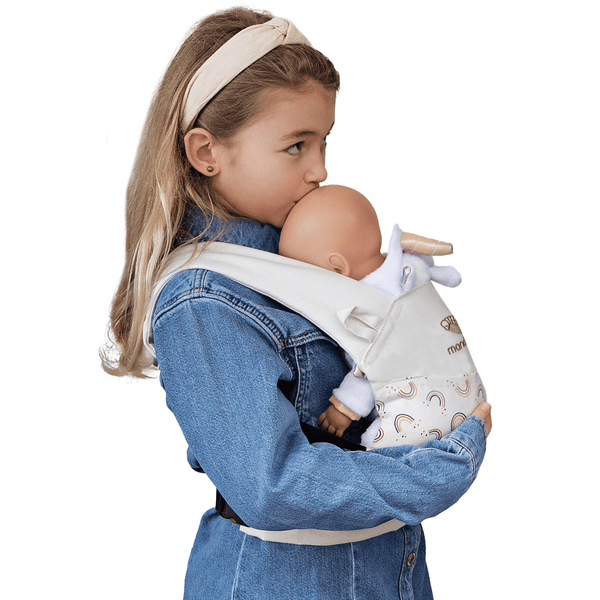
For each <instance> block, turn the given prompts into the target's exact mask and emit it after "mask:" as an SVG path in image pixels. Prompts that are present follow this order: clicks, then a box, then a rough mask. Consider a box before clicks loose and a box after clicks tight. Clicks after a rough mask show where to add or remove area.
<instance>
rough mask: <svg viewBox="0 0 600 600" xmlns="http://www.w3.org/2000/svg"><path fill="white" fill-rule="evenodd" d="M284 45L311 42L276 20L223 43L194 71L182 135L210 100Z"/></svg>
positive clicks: (308, 43)
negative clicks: (250, 67)
mask: <svg viewBox="0 0 600 600" xmlns="http://www.w3.org/2000/svg"><path fill="white" fill-rule="evenodd" d="M283 44H307V45H309V46H310V42H309V41H308V40H307V39H306V38H305V37H304V36H303V35H302V34H301V33H300V32H299V31H298V30H297V29H296V28H295V27H294V25H293V24H292V23H290V22H289V21H288V20H286V19H280V18H275V19H271V20H270V21H267V22H266V23H262V24H261V25H252V26H251V27H246V29H242V30H241V31H240V32H239V33H237V34H236V35H234V36H233V37H232V38H231V39H230V40H228V41H227V42H225V44H223V45H222V46H221V47H220V48H219V49H218V50H217V51H216V52H215V53H214V54H213V55H212V56H211V57H210V58H209V59H208V60H207V61H206V62H205V63H204V64H203V65H202V66H201V67H200V68H199V69H198V70H197V71H196V73H194V76H193V77H192V79H191V81H190V83H189V84H188V87H187V90H186V91H185V96H184V98H183V109H182V111H181V119H180V124H181V128H182V129H183V131H186V130H187V128H188V127H189V126H190V125H191V124H192V123H193V122H194V121H195V120H196V118H197V117H198V115H199V114H200V111H201V110H202V109H203V108H204V107H205V106H206V105H207V104H208V102H209V101H210V100H211V98H212V97H213V96H215V95H216V94H217V92H219V91H220V90H222V89H223V88H224V87H225V86H226V85H227V84H228V83H229V82H230V81H232V80H233V79H234V78H235V77H236V76H237V75H239V74H240V73H241V72H242V71H243V70H244V69H246V68H248V67H249V66H250V65H251V64H252V63H254V62H256V61H257V60H258V59H259V58H261V57H262V56H264V55H265V54H267V52H270V51H271V50H273V48H277V46H281V45H283Z"/></svg>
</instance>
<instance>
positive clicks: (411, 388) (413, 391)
mask: <svg viewBox="0 0 600 600" xmlns="http://www.w3.org/2000/svg"><path fill="white" fill-rule="evenodd" d="M396 394H398V397H399V398H404V399H405V400H411V399H412V398H414V397H415V396H416V395H417V386H416V385H415V384H414V382H412V381H409V382H408V391H407V392H405V391H403V390H401V389H400V388H398V389H396Z"/></svg>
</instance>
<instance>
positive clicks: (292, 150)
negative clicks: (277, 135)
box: [285, 142, 304, 156]
mask: <svg viewBox="0 0 600 600" xmlns="http://www.w3.org/2000/svg"><path fill="white" fill-rule="evenodd" d="M302 144H304V142H298V143H296V144H294V145H293V146H290V147H289V148H286V149H285V151H286V152H287V153H288V154H292V155H294V156H296V155H297V154H300V150H301V149H302Z"/></svg>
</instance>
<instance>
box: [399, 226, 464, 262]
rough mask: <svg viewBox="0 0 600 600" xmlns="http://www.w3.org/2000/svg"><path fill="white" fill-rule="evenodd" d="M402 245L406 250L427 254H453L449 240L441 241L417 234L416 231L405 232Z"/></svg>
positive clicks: (401, 240) (401, 241)
mask: <svg viewBox="0 0 600 600" xmlns="http://www.w3.org/2000/svg"><path fill="white" fill-rule="evenodd" d="M400 245H401V246H402V248H403V249H404V250H408V251H409V252H416V253H417V254H425V255H427V256H445V255H446V254H452V252H453V249H452V244H449V243H448V242H440V241H439V240H432V239H430V238H426V237H423V236H422V235H417V234H416V233H408V232H406V231H405V232H403V233H402V237H401V238H400Z"/></svg>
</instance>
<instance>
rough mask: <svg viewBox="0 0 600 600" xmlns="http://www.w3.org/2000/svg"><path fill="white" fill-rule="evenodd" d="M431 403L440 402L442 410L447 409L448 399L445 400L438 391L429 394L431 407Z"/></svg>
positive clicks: (428, 401)
mask: <svg viewBox="0 0 600 600" xmlns="http://www.w3.org/2000/svg"><path fill="white" fill-rule="evenodd" d="M431 401H434V402H438V403H439V405H440V408H441V409H442V410H444V409H445V408H446V398H444V394H442V392H438V391H436V390H434V391H433V392H429V394H427V405H429V403H430V402H431Z"/></svg>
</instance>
